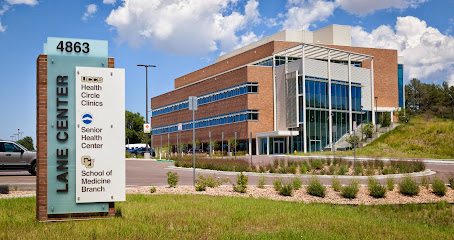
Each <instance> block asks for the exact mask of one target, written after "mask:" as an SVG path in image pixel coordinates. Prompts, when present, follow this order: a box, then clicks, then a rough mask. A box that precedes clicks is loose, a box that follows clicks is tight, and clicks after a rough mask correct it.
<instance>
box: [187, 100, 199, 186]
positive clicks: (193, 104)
mask: <svg viewBox="0 0 454 240" xmlns="http://www.w3.org/2000/svg"><path fill="white" fill-rule="evenodd" d="M189 110H192V167H193V171H192V182H193V184H194V186H195V110H197V97H194V96H191V97H189Z"/></svg>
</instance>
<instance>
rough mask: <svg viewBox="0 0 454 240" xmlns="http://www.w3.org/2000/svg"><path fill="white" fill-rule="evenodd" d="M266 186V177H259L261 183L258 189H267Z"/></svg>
mask: <svg viewBox="0 0 454 240" xmlns="http://www.w3.org/2000/svg"><path fill="white" fill-rule="evenodd" d="M265 184H266V177H265V176H260V177H259V183H258V184H257V187H258V188H265Z"/></svg>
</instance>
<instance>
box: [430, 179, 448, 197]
mask: <svg viewBox="0 0 454 240" xmlns="http://www.w3.org/2000/svg"><path fill="white" fill-rule="evenodd" d="M446 191H447V189H446V185H445V182H443V180H441V179H440V178H439V177H435V178H434V179H433V182H432V192H433V193H435V195H437V196H440V197H443V196H444V195H445V194H446Z"/></svg>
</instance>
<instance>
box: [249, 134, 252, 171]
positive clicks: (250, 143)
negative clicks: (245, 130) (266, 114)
mask: <svg viewBox="0 0 454 240" xmlns="http://www.w3.org/2000/svg"><path fill="white" fill-rule="evenodd" d="M249 155H251V166H252V132H249Z"/></svg>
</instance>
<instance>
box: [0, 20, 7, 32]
mask: <svg viewBox="0 0 454 240" xmlns="http://www.w3.org/2000/svg"><path fill="white" fill-rule="evenodd" d="M5 31H6V26H3V25H2V21H0V32H5Z"/></svg>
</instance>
